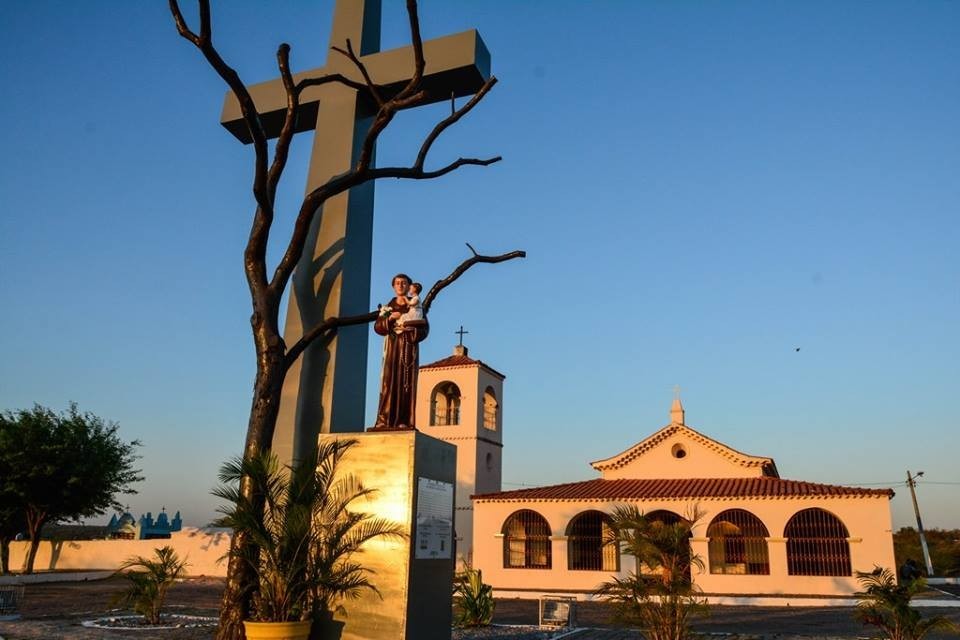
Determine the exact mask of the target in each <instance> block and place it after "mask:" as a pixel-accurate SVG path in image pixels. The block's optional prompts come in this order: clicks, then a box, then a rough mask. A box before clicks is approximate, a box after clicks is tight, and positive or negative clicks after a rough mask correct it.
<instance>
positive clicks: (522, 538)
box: [502, 509, 551, 569]
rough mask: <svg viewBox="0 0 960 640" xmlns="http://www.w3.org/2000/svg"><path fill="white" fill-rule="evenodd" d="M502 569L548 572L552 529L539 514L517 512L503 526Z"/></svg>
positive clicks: (524, 510) (524, 511)
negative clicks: (543, 570)
mask: <svg viewBox="0 0 960 640" xmlns="http://www.w3.org/2000/svg"><path fill="white" fill-rule="evenodd" d="M502 532H503V566H504V568H507V569H549V568H550V566H551V548H550V547H551V544H550V525H548V524H547V521H546V520H545V519H544V518H543V516H541V515H540V514H539V513H537V512H536V511H531V510H530V509H523V510H521V511H517V512H516V513H514V514H513V515H511V516H510V517H509V518H507V521H506V522H505V523H504V525H503V531H502Z"/></svg>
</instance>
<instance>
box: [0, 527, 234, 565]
mask: <svg viewBox="0 0 960 640" xmlns="http://www.w3.org/2000/svg"><path fill="white" fill-rule="evenodd" d="M166 546H170V547H173V549H174V550H175V551H176V552H177V555H179V556H180V557H181V558H185V559H186V560H187V563H188V565H187V575H190V576H225V575H226V574H227V563H226V560H224V561H223V562H221V561H220V559H221V558H223V557H224V556H225V555H226V553H227V551H228V550H229V549H230V533H229V531H226V530H223V529H209V530H208V529H194V528H186V529H183V530H182V531H177V532H176V533H174V534H172V536H171V537H170V539H169V540H166V539H160V540H43V541H41V542H40V548H39V549H37V558H36V561H35V562H34V570H35V571H95V570H114V569H117V568H118V567H119V566H120V565H121V563H123V561H124V560H126V559H128V558H130V557H132V556H144V557H150V556H153V552H154V550H155V549H159V548H160V547H166ZM29 549H30V542H29V541H28V540H24V541H20V542H13V543H11V544H10V569H11V570H12V571H15V572H19V571H20V570H21V569H22V568H23V566H24V564H25V563H26V558H27V552H28V551H29Z"/></svg>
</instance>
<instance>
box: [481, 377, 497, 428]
mask: <svg viewBox="0 0 960 640" xmlns="http://www.w3.org/2000/svg"><path fill="white" fill-rule="evenodd" d="M497 406H498V405H497V394H495V393H494V392H493V387H487V390H486V391H484V392H483V426H484V427H486V428H487V429H492V430H494V431H496V429H497Z"/></svg>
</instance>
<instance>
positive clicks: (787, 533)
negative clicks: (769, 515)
mask: <svg viewBox="0 0 960 640" xmlns="http://www.w3.org/2000/svg"><path fill="white" fill-rule="evenodd" d="M849 535H850V534H849V533H848V532H847V527H846V526H844V524H843V523H842V522H840V519H839V518H837V516H835V515H833V514H832V513H830V512H829V511H824V510H823V509H817V508H813V509H804V510H803V511H798V512H797V513H795V514H793V517H792V518H790V521H789V522H787V526H786V528H785V529H784V531H783V537H784V538H786V539H787V573H788V574H789V575H791V576H849V575H852V574H853V572H852V571H851V568H850V543H849V541H848V540H847V538H848V537H849Z"/></svg>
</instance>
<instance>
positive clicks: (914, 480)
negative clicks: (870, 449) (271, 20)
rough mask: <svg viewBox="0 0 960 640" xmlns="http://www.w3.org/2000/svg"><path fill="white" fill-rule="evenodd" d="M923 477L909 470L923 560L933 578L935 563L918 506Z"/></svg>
mask: <svg viewBox="0 0 960 640" xmlns="http://www.w3.org/2000/svg"><path fill="white" fill-rule="evenodd" d="M922 475H923V471H918V472H917V475H916V476H911V475H910V470H909V469H907V486H909V487H910V497H911V498H913V512H914V513H915V514H917V531H919V532H920V546H921V547H923V559H924V561H925V562H926V563H927V575H928V576H930V577H931V578H932V577H933V563H932V562H930V549H929V548H928V547H927V536H925V535H924V533H923V521H921V520H920V505H918V504H917V490H916V486H917V478H919V477H920V476H922Z"/></svg>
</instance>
